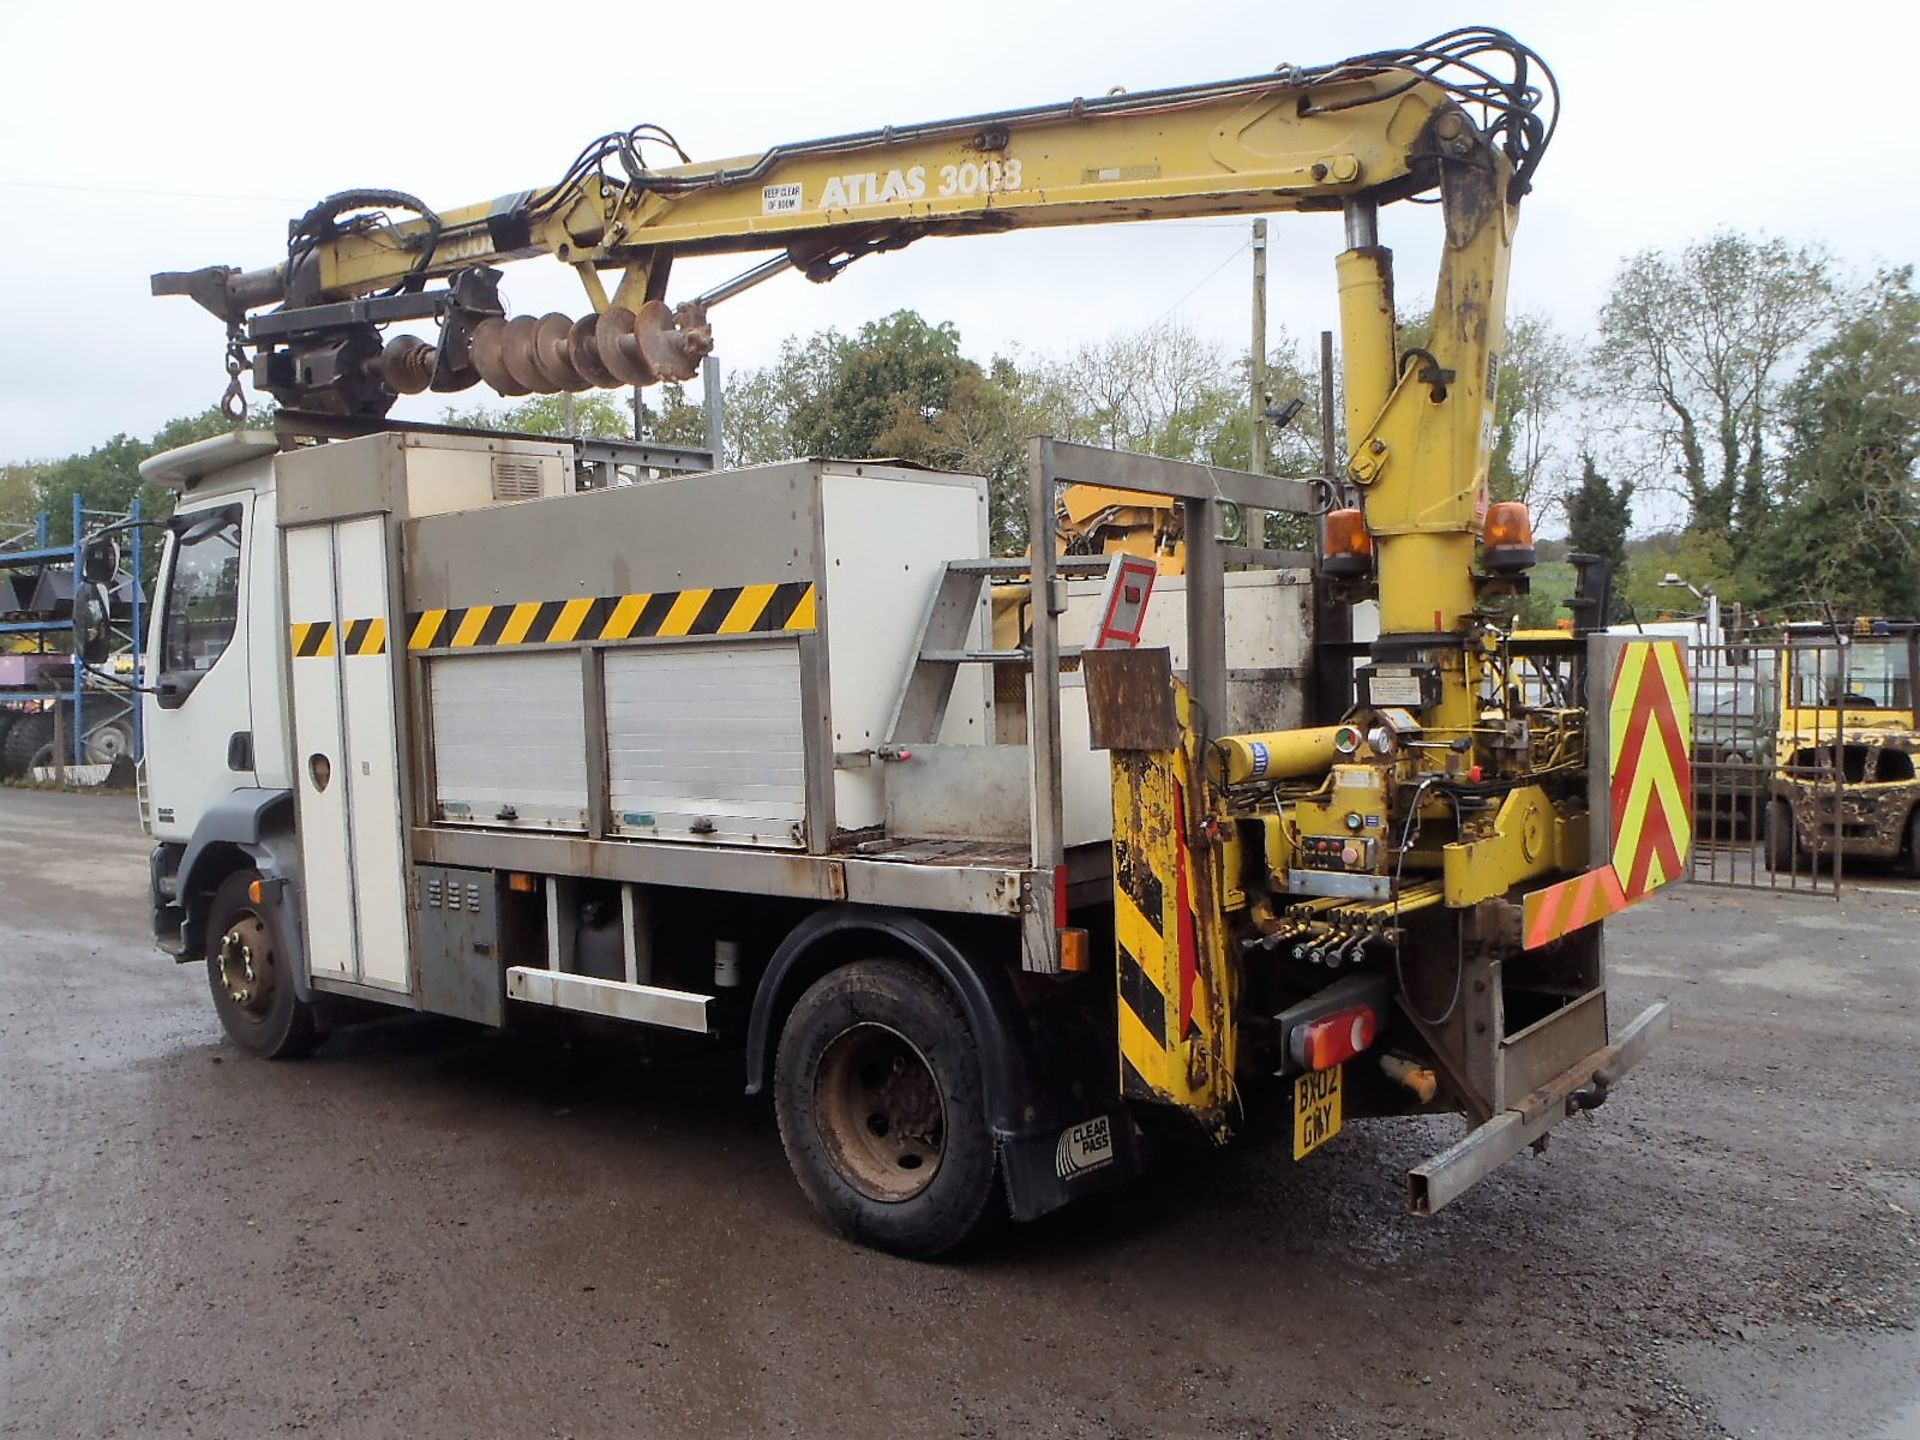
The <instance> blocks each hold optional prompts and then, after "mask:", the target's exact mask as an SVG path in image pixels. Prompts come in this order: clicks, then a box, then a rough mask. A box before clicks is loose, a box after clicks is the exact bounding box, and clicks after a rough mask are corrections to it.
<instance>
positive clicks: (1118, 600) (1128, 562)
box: [1092, 555, 1160, 650]
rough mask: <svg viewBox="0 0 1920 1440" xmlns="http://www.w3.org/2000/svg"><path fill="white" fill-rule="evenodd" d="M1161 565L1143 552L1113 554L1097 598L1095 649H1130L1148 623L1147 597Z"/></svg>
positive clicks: (1151, 592)
mask: <svg viewBox="0 0 1920 1440" xmlns="http://www.w3.org/2000/svg"><path fill="white" fill-rule="evenodd" d="M1159 573H1160V567H1159V566H1158V565H1156V564H1154V562H1153V561H1151V560H1149V559H1148V558H1147V557H1146V556H1144V555H1116V556H1114V557H1113V563H1112V564H1111V565H1110V566H1108V567H1107V588H1106V591H1105V593H1104V594H1102V595H1101V597H1100V623H1099V626H1098V627H1097V628H1096V629H1095V630H1094V632H1093V645H1092V648H1093V649H1095V650H1131V649H1132V648H1133V647H1134V646H1136V645H1138V644H1139V643H1140V629H1141V627H1142V626H1143V625H1145V624H1146V623H1147V597H1148V596H1150V595H1152V594H1153V577H1154V576H1155V575H1157V574H1159Z"/></svg>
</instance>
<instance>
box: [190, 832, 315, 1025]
mask: <svg viewBox="0 0 1920 1440" xmlns="http://www.w3.org/2000/svg"><path fill="white" fill-rule="evenodd" d="M259 878H260V877H259V876H258V875H257V874H255V873H254V872H253V871H251V870H238V871H235V872H234V873H233V874H231V875H229V876H228V877H227V878H226V879H225V880H223V881H222V882H221V883H220V888H219V889H218V890H217V891H215V892H214V896H213V907H212V908H211V909H210V910H209V911H208V912H207V984H208V986H209V987H210V988H211V989H212V991H213V1008H214V1009H215V1010H216V1011H217V1012H219V1015H220V1023H221V1025H223V1026H224V1027H225V1028H226V1032H227V1038H228V1039H230V1040H232V1041H233V1043H234V1044H236V1045H238V1046H239V1047H240V1048H241V1049H242V1050H245V1051H247V1052H248V1053H250V1054H253V1055H258V1056H260V1057H261V1058H262V1059H265V1060H283V1059H291V1058H293V1057H295V1056H298V1055H305V1054H306V1053H307V1052H308V1051H310V1050H312V1049H313V1047H314V1046H315V1045H316V1044H318V1043H319V1032H318V1030H317V1029H316V1028H315V1026H314V1022H313V1006H312V1005H310V1004H308V1003H307V1002H306V1001H304V1000H302V999H301V998H300V997H299V996H298V995H297V994H295V993H294V989H293V960H292V957H291V956H290V955H289V954H288V953H287V947H286V946H285V945H283V944H282V943H281V941H280V935H279V931H278V930H277V929H276V928H275V926H274V922H273V917H272V916H271V915H270V914H269V913H268V912H267V910H266V909H265V907H264V906H262V905H260V904H258V903H257V902H256V901H254V899H253V898H252V894H251V891H252V887H253V885H254V882H256V881H257V880H259Z"/></svg>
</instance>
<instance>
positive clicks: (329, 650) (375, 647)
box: [289, 616, 387, 660]
mask: <svg viewBox="0 0 1920 1440" xmlns="http://www.w3.org/2000/svg"><path fill="white" fill-rule="evenodd" d="M289 630H290V632H291V634H290V639H291V643H292V646H293V654H294V657H295V658H296V659H300V660H310V659H313V658H314V657H316V656H324V655H334V654H339V655H384V654H386V653H387V622H386V621H385V620H383V619H380V618H379V617H377V616H375V617H373V618H371V619H367V620H349V621H347V622H346V623H345V624H344V625H340V626H336V625H335V624H334V623H333V622H332V621H331V620H311V621H296V622H295V623H294V624H293V625H292V626H290V627H289Z"/></svg>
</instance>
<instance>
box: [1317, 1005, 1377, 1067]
mask: <svg viewBox="0 0 1920 1440" xmlns="http://www.w3.org/2000/svg"><path fill="white" fill-rule="evenodd" d="M1379 1029H1380V1021H1379V1017H1378V1016H1376V1015H1375V1014H1374V1013H1373V1007H1372V1006H1371V1005H1356V1006H1354V1007H1353V1008H1352V1009H1350V1010H1336V1011H1334V1012H1333V1014H1331V1015H1323V1016H1321V1018H1320V1019H1318V1020H1315V1021H1314V1022H1313V1023H1312V1024H1310V1025H1308V1026H1307V1028H1306V1029H1305V1030H1304V1031H1303V1032H1301V1039H1300V1061H1301V1064H1302V1065H1304V1066H1305V1067H1306V1068H1307V1069H1309V1070H1330V1069H1332V1068H1333V1067H1334V1066H1335V1065H1338V1064H1340V1063H1341V1062H1342V1061H1345V1060H1351V1059H1352V1058H1353V1057H1354V1056H1356V1055H1358V1054H1359V1053H1360V1052H1361V1051H1362V1050H1365V1049H1366V1048H1367V1047H1368V1046H1369V1045H1371V1044H1373V1041H1374V1037H1375V1036H1376V1035H1377V1034H1378V1033H1379Z"/></svg>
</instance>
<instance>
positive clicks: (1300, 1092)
mask: <svg viewBox="0 0 1920 1440" xmlns="http://www.w3.org/2000/svg"><path fill="white" fill-rule="evenodd" d="M1342 1068H1343V1067H1342V1066H1339V1065H1335V1066H1334V1067H1333V1068H1332V1069H1331V1070H1309V1071H1308V1072H1307V1073H1306V1074H1304V1075H1302V1076H1301V1077H1300V1078H1299V1079H1298V1080H1296V1081H1294V1082H1293V1158H1294V1159H1296V1160H1299V1159H1302V1158H1304V1157H1305V1156H1306V1155H1307V1154H1308V1153H1309V1152H1311V1151H1313V1150H1316V1149H1318V1148H1319V1147H1320V1146H1322V1145H1324V1144H1326V1143H1327V1141H1329V1140H1331V1139H1332V1138H1333V1137H1334V1136H1336V1135H1338V1134H1339V1133H1340V1073H1341V1070H1342Z"/></svg>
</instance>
